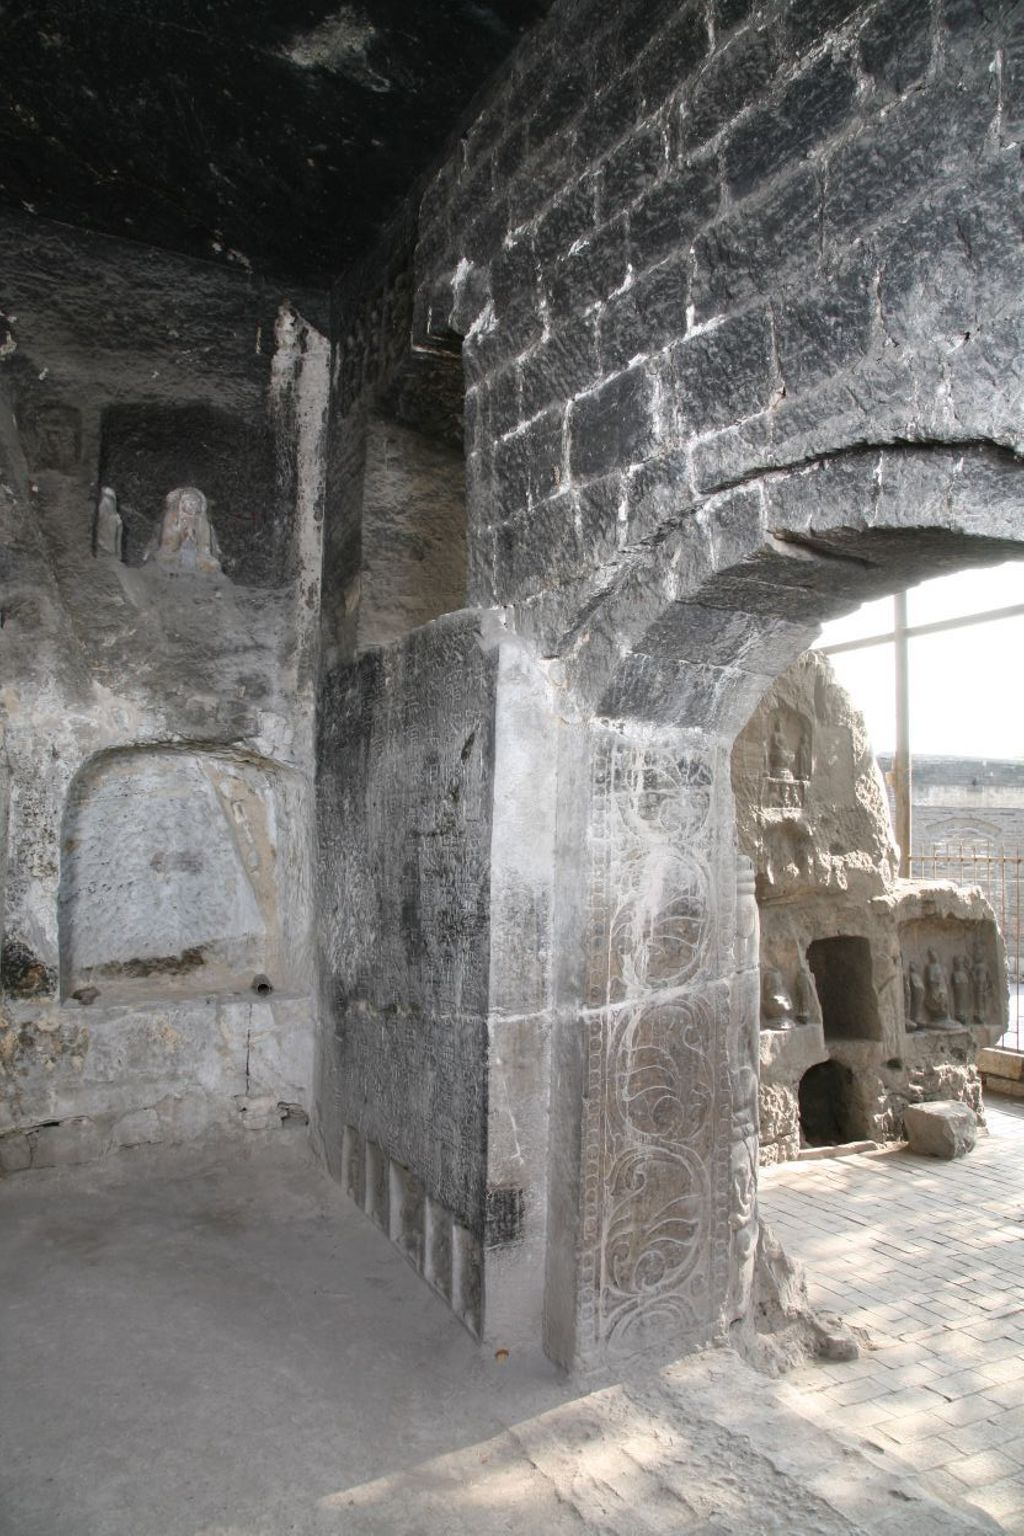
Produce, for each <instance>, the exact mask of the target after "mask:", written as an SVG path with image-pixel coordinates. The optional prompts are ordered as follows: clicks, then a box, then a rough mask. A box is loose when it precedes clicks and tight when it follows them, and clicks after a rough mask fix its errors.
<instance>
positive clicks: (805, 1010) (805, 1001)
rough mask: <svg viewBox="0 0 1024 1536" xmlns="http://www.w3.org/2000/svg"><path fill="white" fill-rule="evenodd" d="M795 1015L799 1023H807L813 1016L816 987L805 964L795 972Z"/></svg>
mask: <svg viewBox="0 0 1024 1536" xmlns="http://www.w3.org/2000/svg"><path fill="white" fill-rule="evenodd" d="M794 992H795V994H796V997H795V1002H796V1016H797V1019H798V1021H799V1022H800V1023H801V1024H807V1023H809V1022H810V1020H811V1019H812V1018H813V1017H814V999H815V997H816V996H817V989H816V988H815V985H814V978H813V977H812V975H811V973H810V971H809V970H808V969H807V967H806V966H805V965H802V966H801V967H800V969H799V970H798V971H797V973H796V987H795V988H794Z"/></svg>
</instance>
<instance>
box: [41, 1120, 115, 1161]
mask: <svg viewBox="0 0 1024 1536" xmlns="http://www.w3.org/2000/svg"><path fill="white" fill-rule="evenodd" d="M32 1140H33V1147H32V1166H33V1168H59V1167H62V1166H64V1165H65V1164H74V1163H91V1162H93V1160H94V1159H95V1158H97V1157H102V1155H103V1153H104V1152H105V1151H106V1150H107V1137H106V1136H105V1135H103V1134H102V1132H101V1131H100V1128H99V1127H98V1126H97V1124H96V1122H95V1121H94V1120H88V1119H85V1118H80V1119H77V1120H64V1121H62V1122H61V1124H60V1125H41V1126H40V1127H39V1128H38V1130H37V1131H35V1132H34V1134H33V1137H32Z"/></svg>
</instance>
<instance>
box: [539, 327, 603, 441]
mask: <svg viewBox="0 0 1024 1536" xmlns="http://www.w3.org/2000/svg"><path fill="white" fill-rule="evenodd" d="M599 371H600V364H599V360H598V348H597V317H596V315H583V316H581V317H580V318H579V319H578V320H575V321H573V320H567V321H566V322H565V323H564V325H560V326H558V327H557V329H555V330H553V331H552V332H551V335H550V336H549V337H548V338H547V340H546V341H542V342H541V343H540V345H539V346H537V347H535V348H534V349H533V351H532V352H529V353H527V355H526V356H525V357H524V358H523V359H522V360H521V362H520V364H519V378H520V386H521V392H522V404H521V409H522V415H523V420H524V421H528V420H530V418H531V417H533V416H535V415H537V413H538V412H539V411H543V410H545V409H546V408H547V407H548V406H552V405H554V404H556V402H561V401H563V400H568V399H571V398H572V396H573V395H577V394H579V393H580V391H581V390H584V389H587V388H588V387H589V386H590V385H591V384H593V383H594V381H595V380H596V379H597V377H598V374H599Z"/></svg>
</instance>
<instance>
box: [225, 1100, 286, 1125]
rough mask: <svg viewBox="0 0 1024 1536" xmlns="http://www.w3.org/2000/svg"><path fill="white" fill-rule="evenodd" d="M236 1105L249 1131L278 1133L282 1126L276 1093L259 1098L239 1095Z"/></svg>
mask: <svg viewBox="0 0 1024 1536" xmlns="http://www.w3.org/2000/svg"><path fill="white" fill-rule="evenodd" d="M235 1105H236V1107H237V1109H238V1113H239V1116H240V1117H241V1123H242V1124H243V1125H244V1126H245V1128H246V1130H247V1131H276V1130H277V1129H278V1127H279V1126H280V1124H281V1110H280V1107H279V1105H278V1102H277V1094H276V1093H267V1094H261V1095H259V1097H248V1096H247V1095H245V1094H237V1095H236V1096H235Z"/></svg>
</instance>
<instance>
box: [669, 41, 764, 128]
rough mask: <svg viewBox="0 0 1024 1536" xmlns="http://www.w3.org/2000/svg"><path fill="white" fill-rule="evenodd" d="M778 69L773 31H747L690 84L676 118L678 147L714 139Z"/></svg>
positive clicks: (723, 50) (727, 46)
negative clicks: (678, 130) (684, 102)
mask: <svg viewBox="0 0 1024 1536" xmlns="http://www.w3.org/2000/svg"><path fill="white" fill-rule="evenodd" d="M778 66H779V52H778V45H777V41H776V36H775V33H774V31H772V30H769V29H768V28H765V29H763V30H762V29H761V28H750V29H748V30H747V31H745V32H743V33H741V34H740V36H738V37H736V38H734V39H733V40H732V42H731V43H729V44H727V45H726V47H724V48H722V49H720V50H719V51H718V53H717V54H716V55H715V57H714V58H713V59H712V60H711V61H710V63H709V64H708V67H707V69H706V70H704V72H703V74H702V75H701V76H700V78H699V80H697V82H696V83H695V84H694V86H693V88H692V90H691V92H690V94H689V97H688V99H687V101H686V104H685V106H684V108H683V112H682V116H681V118H680V133H679V137H680V147H681V148H682V149H684V150H686V149H691V148H693V147H695V146H696V145H698V144H703V143H705V142H706V141H707V140H708V139H711V138H714V136H715V134H716V133H718V132H719V131H720V130H721V129H722V128H724V127H725V125H726V123H729V122H731V121H732V119H733V118H734V117H735V116H736V115H737V113H739V112H742V111H743V108H744V107H746V106H749V105H750V103H751V102H753V101H754V100H756V99H757V97H759V96H760V95H761V94H762V93H763V92H764V91H765V90H766V89H767V87H768V86H769V85H770V83H771V81H772V78H773V77H774V75H775V72H776V70H777V69H778Z"/></svg>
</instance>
